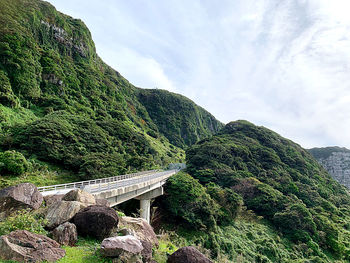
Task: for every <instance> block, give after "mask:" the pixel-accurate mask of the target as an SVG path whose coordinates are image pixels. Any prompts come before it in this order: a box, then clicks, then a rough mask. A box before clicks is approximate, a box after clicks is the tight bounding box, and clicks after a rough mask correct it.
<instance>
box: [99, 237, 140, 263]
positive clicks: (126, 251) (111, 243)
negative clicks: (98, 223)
mask: <svg viewBox="0 0 350 263" xmlns="http://www.w3.org/2000/svg"><path fill="white" fill-rule="evenodd" d="M142 249H143V247H142V244H141V242H140V240H138V239H137V238H136V237H134V236H131V235H128V236H119V237H110V238H106V239H104V240H103V241H102V244H101V254H102V255H104V256H106V257H117V259H116V260H115V261H114V262H123V263H129V262H130V263H135V262H138V263H141V262H142V260H141V251H142Z"/></svg>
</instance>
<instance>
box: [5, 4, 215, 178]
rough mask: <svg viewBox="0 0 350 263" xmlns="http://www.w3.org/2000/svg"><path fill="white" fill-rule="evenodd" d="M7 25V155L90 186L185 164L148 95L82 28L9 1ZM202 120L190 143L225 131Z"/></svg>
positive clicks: (38, 7)
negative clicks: (201, 133) (202, 134)
mask: <svg viewBox="0 0 350 263" xmlns="http://www.w3.org/2000/svg"><path fill="white" fill-rule="evenodd" d="M0 25H1V27H0V135H1V138H0V146H1V148H2V150H3V151H5V150H13V149H14V150H17V151H19V152H21V153H23V154H24V155H25V156H26V157H27V158H30V159H31V160H40V161H44V162H45V163H46V164H48V165H49V166H51V165H55V166H56V169H58V168H60V169H62V168H64V169H66V170H69V171H70V172H71V173H74V174H78V175H79V176H80V177H81V178H84V179H88V178H93V177H101V176H110V175H114V174H118V173H124V172H128V171H132V170H140V169H149V168H151V167H160V166H165V165H166V164H168V163H170V162H179V161H182V160H183V159H184V152H183V150H182V149H180V148H178V147H176V146H174V145H172V144H171V143H170V142H169V140H168V139H167V138H166V136H168V137H169V139H170V140H172V136H171V134H170V135H169V133H167V132H166V130H165V129H164V127H158V126H157V123H156V122H155V121H153V120H152V119H151V118H150V116H149V113H148V111H147V109H146V108H145V107H144V105H143V104H141V103H140V101H139V94H140V93H142V90H140V89H138V88H135V87H134V86H133V85H132V84H130V83H129V82H128V81H127V80H126V79H124V78H123V77H122V76H121V75H120V74H119V73H118V72H117V71H115V70H114V69H112V68H111V67H109V66H108V65H106V64H105V63H104V62H103V61H102V60H101V59H100V58H99V57H98V55H97V54H96V52H95V46H94V43H93V41H92V39H91V34H90V32H89V30H88V29H87V27H86V26H85V25H84V23H83V22H82V21H81V20H79V19H73V18H71V17H69V16H67V15H64V14H62V13H60V12H58V11H56V9H55V8H54V7H53V6H52V5H50V4H49V3H47V2H43V1H39V0H2V1H0ZM171 96H174V97H177V96H176V95H170V97H171ZM182 100H183V101H185V103H187V99H186V98H181V99H179V100H177V101H176V102H179V101H180V104H182V102H181V101H182ZM169 103H170V104H171V101H169ZM169 106H170V107H176V105H175V106H173V105H169ZM197 108H199V107H198V106H196V105H192V108H191V110H196V109H197ZM156 111H157V108H156V107H154V108H153V109H152V114H153V113H154V112H156ZM186 113H188V114H190V115H191V114H192V113H190V112H183V114H184V115H183V118H186V115H185V114H186ZM201 114H202V115H208V116H209V113H206V112H205V111H204V110H201ZM197 117H198V118H200V117H201V116H196V117H194V118H191V119H190V121H189V122H187V124H188V125H189V126H191V127H193V129H191V130H189V131H188V132H187V133H186V134H185V135H184V136H188V137H189V138H193V137H196V138H197V137H198V134H197V133H198V130H200V129H204V130H206V131H211V132H215V129H212V126H213V125H214V127H216V126H218V125H220V123H219V122H218V121H216V120H215V119H214V118H213V119H212V123H204V122H201V121H200V120H197V119H196V118H197ZM181 124H182V123H179V124H176V125H181ZM207 125H208V127H207ZM197 126H200V127H199V128H197ZM176 129H178V127H176ZM178 139H179V140H181V138H178ZM192 141H193V142H194V140H192ZM192 141H191V142H192ZM179 145H180V144H179ZM181 146H182V145H181ZM14 154H15V155H16V153H14ZM36 164H37V163H36ZM34 167H36V165H34Z"/></svg>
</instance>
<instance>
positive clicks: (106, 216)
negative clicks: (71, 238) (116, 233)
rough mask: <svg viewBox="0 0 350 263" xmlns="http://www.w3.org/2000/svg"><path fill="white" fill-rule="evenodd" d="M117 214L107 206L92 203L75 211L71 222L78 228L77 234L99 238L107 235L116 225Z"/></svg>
mask: <svg viewBox="0 0 350 263" xmlns="http://www.w3.org/2000/svg"><path fill="white" fill-rule="evenodd" d="M118 221H119V219H118V215H117V213H116V211H115V210H113V209H112V208H110V207H107V206H101V205H92V206H88V207H86V208H84V209H83V210H81V211H80V212H79V213H77V214H76V215H75V216H74V218H73V219H72V222H73V223H74V224H75V225H76V226H77V228H78V234H79V235H83V236H91V237H96V238H98V239H100V240H102V239H104V238H106V237H109V235H110V234H111V233H112V231H113V229H114V228H116V227H117V226H118Z"/></svg>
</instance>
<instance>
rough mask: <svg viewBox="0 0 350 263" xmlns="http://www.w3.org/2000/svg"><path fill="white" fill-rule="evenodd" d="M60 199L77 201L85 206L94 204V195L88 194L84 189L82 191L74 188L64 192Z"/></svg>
mask: <svg viewBox="0 0 350 263" xmlns="http://www.w3.org/2000/svg"><path fill="white" fill-rule="evenodd" d="M62 200H63V201H78V202H80V203H82V204H84V205H85V206H89V205H95V204H96V200H95V197H94V196H93V195H92V194H90V193H88V192H86V191H82V190H80V189H74V190H72V191H70V192H68V193H66V195H65V196H63V198H62Z"/></svg>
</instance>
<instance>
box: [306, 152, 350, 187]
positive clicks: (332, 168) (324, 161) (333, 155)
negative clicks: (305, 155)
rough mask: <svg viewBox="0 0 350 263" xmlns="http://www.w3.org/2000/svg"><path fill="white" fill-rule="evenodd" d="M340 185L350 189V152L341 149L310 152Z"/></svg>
mask: <svg viewBox="0 0 350 263" xmlns="http://www.w3.org/2000/svg"><path fill="white" fill-rule="evenodd" d="M308 151H309V152H310V153H311V154H312V155H313V156H314V157H315V159H316V160H317V161H318V162H319V163H320V164H321V165H322V166H323V167H324V168H325V169H326V170H327V171H328V172H329V173H330V174H331V176H332V177H333V178H334V179H335V180H337V181H338V182H339V183H341V184H343V185H345V186H346V187H348V188H350V150H349V149H346V148H341V147H336V146H335V147H324V148H312V149H309V150H308Z"/></svg>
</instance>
